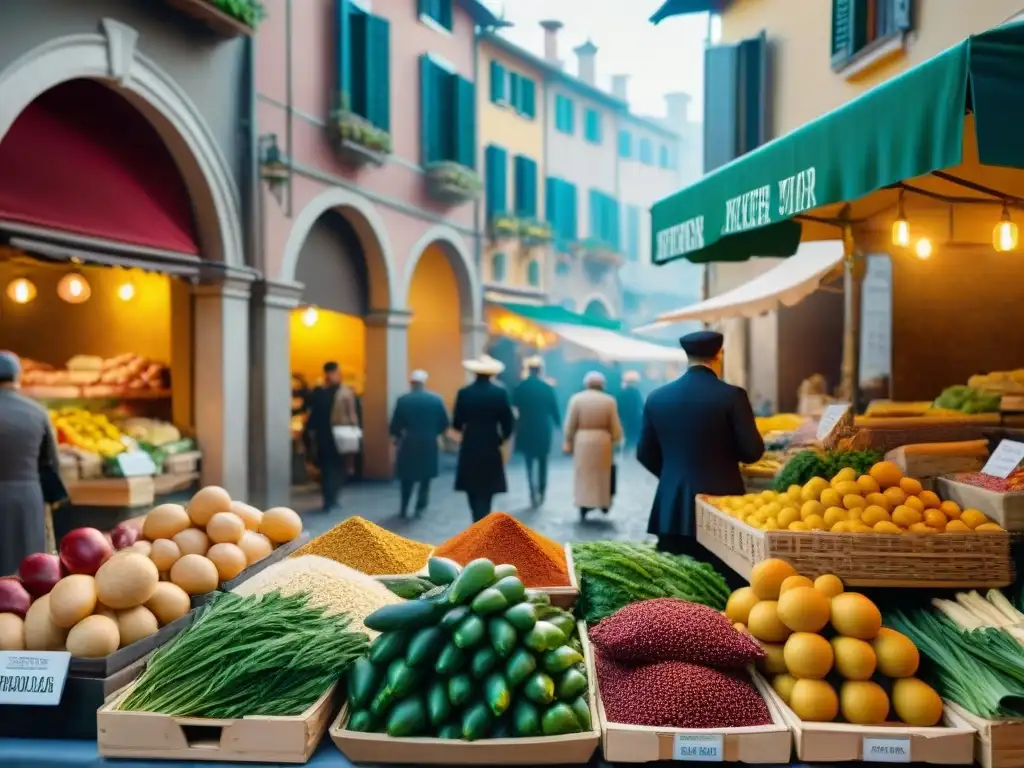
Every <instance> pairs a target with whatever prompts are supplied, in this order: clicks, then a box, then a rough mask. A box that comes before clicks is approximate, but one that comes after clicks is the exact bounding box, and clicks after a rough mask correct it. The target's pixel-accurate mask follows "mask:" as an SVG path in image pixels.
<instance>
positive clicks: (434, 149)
mask: <svg viewBox="0 0 1024 768" xmlns="http://www.w3.org/2000/svg"><path fill="white" fill-rule="evenodd" d="M438 72H439V68H438V66H437V65H436V64H435V63H434V62H433V61H431V60H430V57H429V56H428V55H427V54H423V55H422V56H420V153H421V155H422V159H421V162H422V163H423V165H428V164H430V163H434V162H437V161H438V160H442V159H443V158H442V152H441V131H440V127H441V122H440V112H439V110H438V104H439V103H440V93H439V91H438V85H439V80H438ZM445 74H447V73H445Z"/></svg>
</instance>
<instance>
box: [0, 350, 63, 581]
mask: <svg viewBox="0 0 1024 768" xmlns="http://www.w3.org/2000/svg"><path fill="white" fill-rule="evenodd" d="M20 378H21V363H20V361H19V360H18V358H17V356H16V355H14V354H13V353H10V352H0V576H7V575H10V574H12V573H15V572H17V570H18V565H19V564H20V563H21V561H22V558H24V557H25V556H26V555H30V554H32V553H34V552H46V551H47V546H46V494H45V493H44V483H45V482H47V481H49V482H54V481H55V479H56V478H59V475H58V472H59V467H60V460H59V459H58V457H57V443H56V441H55V440H54V437H53V430H52V429H51V428H50V417H49V416H48V415H47V413H46V410H45V409H44V408H43V407H42V406H40V405H39V404H38V403H36V402H35V401H33V400H30V399H28V398H27V397H24V396H22V395H21V394H20V393H19V392H18V388H19V379H20ZM56 482H59V480H56Z"/></svg>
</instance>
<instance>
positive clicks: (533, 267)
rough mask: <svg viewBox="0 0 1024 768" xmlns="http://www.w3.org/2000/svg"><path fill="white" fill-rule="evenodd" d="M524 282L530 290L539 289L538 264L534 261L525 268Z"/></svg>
mask: <svg viewBox="0 0 1024 768" xmlns="http://www.w3.org/2000/svg"><path fill="white" fill-rule="evenodd" d="M526 282H527V283H529V284H530V287H531V288H539V287H540V263H539V262H538V261H537V260H536V259H534V260H533V261H531V262H530V264H529V266H528V267H527V268H526Z"/></svg>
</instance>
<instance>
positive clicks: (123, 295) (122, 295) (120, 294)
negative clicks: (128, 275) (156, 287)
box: [117, 280, 135, 301]
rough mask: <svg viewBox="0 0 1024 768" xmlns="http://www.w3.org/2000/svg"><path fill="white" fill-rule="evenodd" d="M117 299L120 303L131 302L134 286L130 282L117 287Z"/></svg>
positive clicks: (133, 296)
mask: <svg viewBox="0 0 1024 768" xmlns="http://www.w3.org/2000/svg"><path fill="white" fill-rule="evenodd" d="M117 298H119V299H120V300H121V301H131V300H132V299H134V298H135V285H134V284H133V283H132V281H131V280H128V281H127V282H124V283H121V285H119V286H118V287H117Z"/></svg>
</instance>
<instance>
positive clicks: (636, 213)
mask: <svg viewBox="0 0 1024 768" xmlns="http://www.w3.org/2000/svg"><path fill="white" fill-rule="evenodd" d="M625 250H626V256H627V257H629V260H630V261H637V260H638V259H639V258H640V209H639V208H637V207H636V206H635V205H630V206H627V207H626V248H625Z"/></svg>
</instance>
